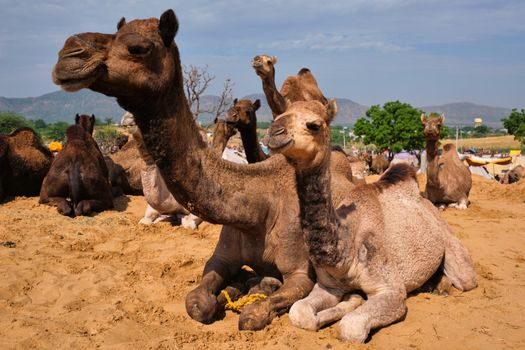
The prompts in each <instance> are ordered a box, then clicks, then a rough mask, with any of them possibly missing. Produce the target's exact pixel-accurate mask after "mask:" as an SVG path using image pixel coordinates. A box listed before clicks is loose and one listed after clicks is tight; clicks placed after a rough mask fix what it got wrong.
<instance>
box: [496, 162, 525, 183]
mask: <svg viewBox="0 0 525 350" xmlns="http://www.w3.org/2000/svg"><path fill="white" fill-rule="evenodd" d="M521 179H525V168H524V167H523V166H522V165H518V166H516V167H515V168H514V169H512V170H509V171H508V172H507V173H506V174H505V175H503V177H502V178H501V180H500V182H501V183H502V184H512V183H515V182H518V181H520V180H521Z"/></svg>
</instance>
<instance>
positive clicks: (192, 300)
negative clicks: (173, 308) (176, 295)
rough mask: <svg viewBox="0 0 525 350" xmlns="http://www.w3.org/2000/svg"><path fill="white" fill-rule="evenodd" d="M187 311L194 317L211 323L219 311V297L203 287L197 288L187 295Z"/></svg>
mask: <svg viewBox="0 0 525 350" xmlns="http://www.w3.org/2000/svg"><path fill="white" fill-rule="evenodd" d="M186 312H187V313H188V315H190V317H191V318H192V319H194V320H195V321H198V322H200V323H204V324H209V323H212V322H213V321H214V320H215V316H216V314H217V312H218V302H217V297H216V296H215V295H213V294H211V293H209V292H207V291H205V290H203V289H201V288H196V289H194V290H192V291H191V292H189V293H188V295H187V296H186Z"/></svg>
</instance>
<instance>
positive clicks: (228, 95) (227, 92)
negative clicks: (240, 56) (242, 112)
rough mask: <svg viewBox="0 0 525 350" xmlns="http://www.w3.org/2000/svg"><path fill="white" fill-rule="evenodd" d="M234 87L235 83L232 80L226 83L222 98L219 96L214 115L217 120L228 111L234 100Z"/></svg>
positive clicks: (227, 80)
mask: <svg viewBox="0 0 525 350" xmlns="http://www.w3.org/2000/svg"><path fill="white" fill-rule="evenodd" d="M233 85H234V84H233V81H232V80H231V79H230V78H228V79H226V80H225V81H224V87H223V89H222V93H221V96H219V101H218V102H217V104H216V105H215V108H214V113H213V114H214V117H215V118H220V117H221V116H222V115H223V114H224V113H225V112H226V111H227V110H228V104H229V103H230V102H231V100H232V99H233Z"/></svg>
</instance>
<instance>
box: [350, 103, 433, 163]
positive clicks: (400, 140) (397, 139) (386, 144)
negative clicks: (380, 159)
mask: <svg viewBox="0 0 525 350" xmlns="http://www.w3.org/2000/svg"><path fill="white" fill-rule="evenodd" d="M354 134H356V135H358V136H360V137H364V143H365V144H374V145H376V146H377V148H379V149H389V150H390V151H391V152H394V153H395V152H400V151H401V150H403V149H405V150H416V149H422V148H423V147H424V144H425V140H424V137H423V125H422V124H421V111H420V110H418V109H416V108H414V107H412V106H411V105H409V104H408V103H402V102H399V101H394V102H387V103H385V104H384V105H383V107H382V108H381V106H379V105H375V106H372V107H370V108H369V109H368V110H367V111H366V116H363V117H361V118H359V119H358V120H357V122H356V123H355V126H354Z"/></svg>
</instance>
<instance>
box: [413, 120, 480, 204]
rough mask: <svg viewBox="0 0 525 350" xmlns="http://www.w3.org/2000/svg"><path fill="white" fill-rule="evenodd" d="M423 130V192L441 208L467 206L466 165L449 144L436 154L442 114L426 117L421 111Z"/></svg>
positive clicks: (469, 177)
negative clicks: (425, 175)
mask: <svg viewBox="0 0 525 350" xmlns="http://www.w3.org/2000/svg"><path fill="white" fill-rule="evenodd" d="M421 122H422V123H423V128H424V129H423V134H424V135H425V141H426V151H427V162H428V165H427V185H426V188H425V196H426V197H427V198H428V200H429V201H431V202H432V203H434V204H435V205H437V206H440V207H441V208H444V206H445V205H448V206H449V207H451V208H457V209H467V206H468V205H469V200H468V195H469V192H470V188H471V187H472V176H471V174H470V170H469V168H468V167H467V166H466V165H464V164H463V163H462V162H461V160H460V159H459V156H458V153H457V151H456V147H455V146H454V145H453V144H446V145H444V146H443V154H442V155H441V158H439V157H438V143H439V134H440V130H441V125H442V124H443V123H444V122H445V115H444V114H441V115H440V116H439V117H437V118H435V117H427V116H426V115H425V114H424V113H423V114H421Z"/></svg>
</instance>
